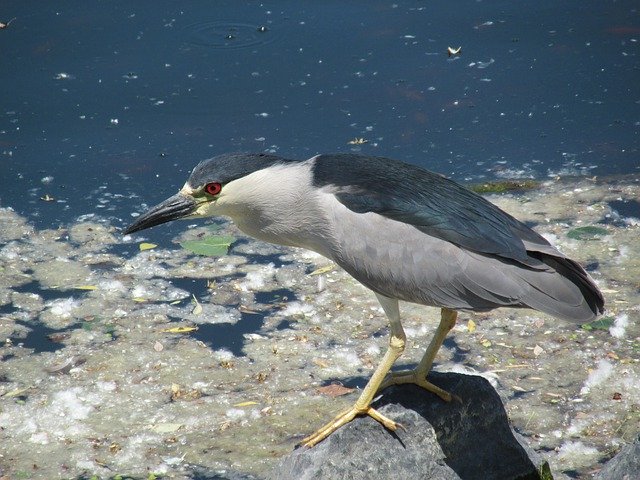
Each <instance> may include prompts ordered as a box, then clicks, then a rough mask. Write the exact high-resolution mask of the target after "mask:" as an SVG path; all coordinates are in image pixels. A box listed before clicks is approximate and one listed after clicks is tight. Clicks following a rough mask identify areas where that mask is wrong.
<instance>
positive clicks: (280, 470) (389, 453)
mask: <svg viewBox="0 0 640 480" xmlns="http://www.w3.org/2000/svg"><path fill="white" fill-rule="evenodd" d="M429 380H430V381H431V382H433V383H434V384H436V385H438V386H440V387H442V388H444V389H445V390H447V391H449V392H450V393H452V394H454V395H457V396H458V397H459V398H460V400H459V401H458V400H454V401H452V402H451V403H446V402H443V401H442V400H440V399H439V398H437V397H435V396H434V395H432V394H430V393H428V392H426V391H424V390H422V389H421V388H419V387H417V386H413V385H403V386H397V387H390V388H388V389H387V390H385V391H384V392H383V394H382V398H380V399H379V400H378V401H377V402H376V403H375V408H377V409H379V410H380V412H381V413H383V414H384V415H386V416H388V417H389V418H392V419H394V420H396V421H399V422H400V423H401V424H402V425H403V426H404V427H405V429H406V430H401V429H399V430H398V431H397V432H395V433H392V432H389V431H386V430H385V429H384V428H383V427H382V426H381V425H380V424H379V423H378V422H376V421H375V420H373V419H372V418H370V417H359V418H357V419H355V420H354V421H353V422H351V423H350V424H348V425H346V426H344V427H343V428H341V429H340V430H338V431H336V432H335V433H334V434H333V435H331V436H330V437H329V438H327V439H326V440H325V441H323V442H322V443H320V444H318V445H316V446H315V447H314V448H311V449H307V448H304V447H302V448H299V449H298V450H296V451H295V452H293V453H292V454H290V455H288V456H287V457H285V458H284V460H283V461H282V462H281V463H280V465H279V466H278V467H277V468H276V469H275V470H274V471H273V472H272V473H271V475H270V477H269V478H271V479H282V480H285V479H287V480H288V479H291V480H293V479H312V478H336V479H339V478H344V479H346V478H349V479H363V480H364V479H372V480H373V479H381V480H382V479H388V478H431V479H437V480H454V479H466V480H475V479H477V480H490V479H496V480H498V479H499V480H509V479H525V478H526V479H532V480H533V479H540V478H548V477H543V476H542V474H541V472H548V470H549V466H548V464H547V463H546V462H545V461H544V460H543V459H542V458H541V457H540V456H538V455H537V454H536V453H535V452H534V451H533V450H531V448H529V447H528V446H526V443H524V442H523V441H522V440H519V439H518V437H519V435H518V434H517V433H515V432H513V431H512V430H511V428H510V426H509V421H508V418H507V413H506V411H505V410H504V407H503V406H502V402H501V400H500V397H499V395H498V394H497V393H496V392H495V390H494V389H493V387H492V386H491V384H490V383H489V382H488V381H487V380H486V379H484V378H482V377H478V376H470V375H462V374H455V373H444V374H438V373H433V374H432V375H430V378H429Z"/></svg>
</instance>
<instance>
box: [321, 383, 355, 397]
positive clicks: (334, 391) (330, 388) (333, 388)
mask: <svg viewBox="0 0 640 480" xmlns="http://www.w3.org/2000/svg"><path fill="white" fill-rule="evenodd" d="M354 390H355V388H347V387H345V386H344V385H341V384H340V383H332V384H331V385H326V386H324V387H319V388H318V389H316V391H317V392H318V393H321V394H323V395H328V396H330V397H339V396H341V395H346V394H347V393H351V392H353V391H354Z"/></svg>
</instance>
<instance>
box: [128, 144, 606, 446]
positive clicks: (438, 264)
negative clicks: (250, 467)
mask: <svg viewBox="0 0 640 480" xmlns="http://www.w3.org/2000/svg"><path fill="white" fill-rule="evenodd" d="M212 216H222V217H227V218H230V219H231V220H232V221H233V223H235V225H236V226H237V227H238V228H239V229H240V230H241V231H242V232H244V233H245V234H246V235H248V236H250V237H254V238H256V239H258V240H261V241H265V242H270V243H273V244H278V245H285V246H291V247H300V248H304V249H308V250H312V251H315V252H317V253H319V254H320V255H322V256H324V257H326V258H328V259H330V260H332V261H333V262H335V263H336V264H337V265H339V266H340V267H342V268H343V269H344V270H345V271H346V272H347V273H348V274H349V275H351V276H352V277H353V278H355V279H356V280H357V281H359V282H360V283H361V284H363V285H364V286H365V287H367V288H368V289H370V290H372V291H373V292H374V294H375V296H376V297H377V299H378V301H379V303H380V305H381V307H382V309H383V311H384V313H385V314H386V317H387V318H388V320H389V333H390V335H389V345H388V347H387V350H386V352H385V354H384V356H383V357H382V360H381V361H380V363H379V364H378V366H377V368H376V369H375V370H374V372H373V374H372V376H371V378H370V380H369V381H368V383H367V384H366V386H365V387H364V388H363V389H362V391H361V393H360V395H359V397H358V398H357V400H356V401H355V403H354V404H353V406H351V407H350V408H348V409H347V410H345V411H343V412H341V413H339V414H338V415H337V416H336V417H335V418H334V419H332V420H331V421H329V422H328V423H327V424H326V425H324V426H322V427H321V428H319V429H318V430H317V431H316V432H314V433H312V434H311V435H309V436H307V437H305V438H304V439H303V440H302V441H301V442H300V444H301V445H304V446H306V447H312V446H314V445H316V444H317V443H318V442H320V441H322V440H324V439H325V438H326V437H328V436H329V435H330V434H331V433H333V432H334V431H336V430H337V429H338V428H340V427H342V426H343V425H345V424H347V423H349V422H350V421H351V420H353V419H354V418H355V417H357V416H363V415H368V416H370V417H372V418H374V419H375V420H377V421H378V422H380V423H381V424H382V425H384V427H386V428H387V429H389V430H390V431H396V430H397V429H398V428H399V427H402V425H401V424H400V423H397V422H395V421H394V420H392V419H390V418H388V417H386V416H385V415H383V414H381V413H380V412H378V411H377V410H376V409H375V408H373V407H372V406H371V403H372V402H373V400H374V398H375V397H376V396H377V395H378V392H381V391H382V390H384V389H385V388H387V387H389V386H391V385H401V384H408V383H412V384H416V385H418V386H420V387H422V388H424V389H425V390H427V391H429V392H432V393H434V394H435V395H437V396H438V397H440V398H442V399H443V400H445V401H451V400H452V399H453V398H454V396H453V395H452V394H451V393H449V392H447V391H445V390H444V389H442V388H440V387H438V386H437V385H434V384H432V383H431V382H429V381H428V380H427V375H428V373H429V371H430V370H431V367H432V365H433V362H434V359H435V357H436V354H437V353H438V350H439V349H440V347H441V346H442V344H443V342H444V340H445V338H446V336H447V334H448V333H449V331H450V330H451V329H452V328H453V327H454V326H455V323H456V319H457V314H458V311H471V312H487V311H491V310H493V309H495V308H499V307H511V308H529V309H533V310H538V311H540V312H544V313H546V314H549V315H551V316H553V317H557V318H559V319H562V320H565V321H569V322H577V323H581V322H589V321H592V320H594V319H596V318H598V317H599V316H600V315H602V314H603V312H604V298H603V295H602V293H601V292H600V290H599V289H598V287H597V285H596V283H595V282H594V280H593V279H592V278H591V276H590V275H589V274H588V273H587V272H586V271H585V270H584V268H582V267H581V266H580V264H579V263H578V262H576V261H575V260H572V259H570V258H568V257H567V256H565V255H564V254H562V253H561V252H560V251H559V250H558V249H557V248H555V247H554V246H552V245H551V244H550V243H549V242H548V241H547V240H546V239H545V238H544V237H542V236H541V235H540V234H538V233H536V232H535V231H534V230H532V229H531V228H530V227H528V226H527V225H525V224H524V223H522V222H520V221H519V220H517V219H516V218H514V217H513V216H511V215H509V214H508V213H506V212H505V211H503V210H501V209H500V208H498V207H497V206H496V205H494V204H493V203H491V202H489V201H488V200H486V199H485V198H484V197H482V196H480V195H478V194H476V193H474V192H473V191H471V190H469V189H467V188H465V187H463V186H461V185H460V184H458V183H456V182H454V181H453V180H450V179H448V178H446V177H445V176H443V175H440V174H437V173H434V172H431V171H429V170H426V169H424V168H422V167H419V166H416V165H413V164H410V163H406V162H403V161H400V160H393V159H389V158H384V157H377V156H368V155H360V154H352V153H337V154H320V155H316V156H314V157H312V158H309V159H306V160H300V159H287V158H282V157H280V156H276V155H270V154H266V153H230V154H222V155H218V156H215V157H213V158H210V159H207V160H204V161H202V162H200V163H199V164H198V165H197V166H196V167H195V168H194V169H193V171H192V173H191V175H190V176H189V178H188V179H187V181H186V183H185V184H184V186H183V187H182V189H181V190H180V191H179V192H178V193H177V194H175V195H173V196H171V197H170V198H168V199H167V200H165V201H163V202H161V203H160V204H158V205H156V206H155V207H153V208H151V209H149V210H148V211H147V212H146V213H144V214H142V215H140V216H139V217H138V218H137V219H136V220H135V221H134V223H132V224H131V225H130V226H129V227H128V228H127V229H126V230H125V231H124V234H131V233H134V232H137V231H140V230H143V229H146V228H149V227H153V226H156V225H160V224H163V223H165V222H169V221H172V220H175V219H184V218H187V219H193V218H202V217H212ZM399 301H404V302H411V303H416V304H421V305H427V306H432V307H438V308H440V322H439V324H438V326H437V328H436V330H435V333H434V335H433V338H432V339H431V341H430V343H429V345H428V346H427V349H426V351H425V353H424V356H423V357H422V359H421V360H420V362H419V363H418V365H417V366H416V367H415V368H414V369H411V370H399V371H391V367H392V366H393V365H394V363H395V361H396V360H397V359H398V358H399V357H400V356H401V355H402V352H403V350H404V349H405V345H406V335H405V332H404V330H403V327H402V324H401V316H400V308H399Z"/></svg>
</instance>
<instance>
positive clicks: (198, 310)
mask: <svg viewBox="0 0 640 480" xmlns="http://www.w3.org/2000/svg"><path fill="white" fill-rule="evenodd" d="M193 301H194V303H195V304H196V306H195V307H193V310H191V313H193V314H194V315H202V305H200V302H199V301H198V299H197V298H196V296H195V295H194V296H193Z"/></svg>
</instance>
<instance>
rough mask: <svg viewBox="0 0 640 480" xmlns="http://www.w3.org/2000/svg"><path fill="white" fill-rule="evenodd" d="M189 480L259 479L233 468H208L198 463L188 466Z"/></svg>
mask: <svg viewBox="0 0 640 480" xmlns="http://www.w3.org/2000/svg"><path fill="white" fill-rule="evenodd" d="M188 470H189V474H188V478H189V479H190V480H260V479H259V478H258V477H254V476H253V475H249V474H246V473H241V472H236V471H235V470H210V469H208V468H206V467H202V466H200V465H190V466H188Z"/></svg>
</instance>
